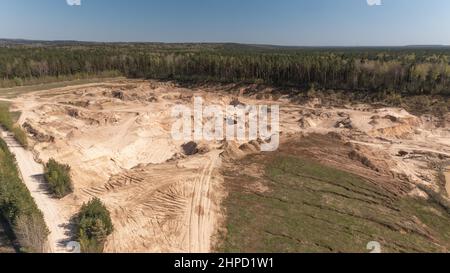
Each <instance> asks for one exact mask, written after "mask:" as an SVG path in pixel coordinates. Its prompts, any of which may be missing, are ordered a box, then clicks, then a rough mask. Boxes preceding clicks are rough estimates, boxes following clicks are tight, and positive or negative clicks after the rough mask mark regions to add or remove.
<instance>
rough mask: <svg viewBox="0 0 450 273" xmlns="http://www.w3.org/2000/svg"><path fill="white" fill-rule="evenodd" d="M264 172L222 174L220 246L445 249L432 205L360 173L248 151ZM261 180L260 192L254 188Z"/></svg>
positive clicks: (445, 237) (437, 209) (447, 241)
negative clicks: (372, 245)
mask: <svg viewBox="0 0 450 273" xmlns="http://www.w3.org/2000/svg"><path fill="white" fill-rule="evenodd" d="M240 163H241V164H243V165H251V166H255V164H260V165H259V166H261V167H262V168H265V169H266V172H265V175H264V177H257V176H254V175H251V174H248V175H246V176H245V175H243V174H242V173H239V174H236V173H233V171H230V172H229V173H226V175H228V176H227V177H229V178H228V181H227V185H228V186H229V187H231V188H230V191H229V192H230V195H229V197H228V198H227V200H226V202H225V207H226V211H227V223H226V228H227V232H226V233H225V234H224V238H223V244H222V245H221V246H220V247H219V251H225V252H293V253H297V252H307V253H309V252H368V250H367V249H366V246H367V243H368V242H370V241H378V242H380V243H381V244H382V246H383V249H382V250H383V252H446V251H447V250H448V248H450V218H449V217H448V216H447V212H446V211H445V209H443V208H442V207H441V206H439V205H438V204H436V203H433V202H429V201H427V200H421V199H415V198H412V197H408V196H403V197H399V196H395V195H393V194H392V193H390V192H389V191H386V190H385V189H383V188H382V187H377V186H376V185H374V184H372V183H369V182H367V181H365V180H364V179H362V178H360V177H358V176H356V175H353V174H350V173H347V172H344V171H341V170H337V169H335V168H331V167H327V166H324V165H322V164H319V163H317V162H315V161H312V160H310V159H307V158H300V157H296V156H289V155H280V156H276V155H265V156H260V157H257V159H256V160H255V157H254V156H252V157H248V158H246V159H244V160H243V162H240ZM255 183H263V185H264V186H265V187H268V189H267V190H266V191H260V190H259V189H258V188H255V187H254V186H251V185H255Z"/></svg>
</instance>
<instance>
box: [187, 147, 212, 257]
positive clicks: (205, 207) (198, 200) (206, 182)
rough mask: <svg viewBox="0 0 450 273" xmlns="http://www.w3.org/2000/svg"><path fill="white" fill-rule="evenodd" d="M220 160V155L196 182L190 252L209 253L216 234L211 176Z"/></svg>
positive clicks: (191, 216) (190, 221)
mask: <svg viewBox="0 0 450 273" xmlns="http://www.w3.org/2000/svg"><path fill="white" fill-rule="evenodd" d="M218 159H219V153H214V154H212V155H211V159H210V160H209V161H208V163H207V164H206V165H205V167H204V168H203V170H202V172H201V174H200V176H199V177H198V179H196V181H195V182H194V187H193V194H192V199H191V207H190V212H189V252H190V253H207V252H209V251H210V248H211V242H210V241H211V240H210V238H211V235H212V234H213V232H214V219H213V217H212V215H213V214H212V213H211V199H210V196H209V192H210V188H211V175H212V172H213V171H214V168H215V166H216V163H217V160H218Z"/></svg>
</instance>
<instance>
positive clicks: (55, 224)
mask: <svg viewBox="0 0 450 273" xmlns="http://www.w3.org/2000/svg"><path fill="white" fill-rule="evenodd" d="M0 133H1V135H2V137H3V139H4V140H5V141H6V143H7V144H8V147H9V149H10V151H11V152H12V153H13V154H14V155H15V156H16V160H17V165H18V167H19V170H20V172H21V174H22V177H23V181H24V183H25V184H26V186H27V188H28V190H29V191H30V193H31V196H32V197H33V198H34V200H35V201H36V204H37V206H38V208H39V209H40V210H41V211H42V213H43V214H44V220H45V223H46V224H47V227H48V228H49V230H50V234H49V236H48V243H49V246H48V248H49V252H52V253H55V252H56V253H62V252H66V243H67V242H68V241H69V237H68V236H67V235H66V232H67V230H66V227H67V224H68V222H69V220H68V218H67V217H66V213H65V211H64V209H63V206H62V203H61V202H59V201H58V200H56V199H53V198H52V197H51V196H50V195H49V194H48V193H47V191H46V189H45V184H44V183H45V182H44V181H43V174H44V170H43V166H42V165H41V164H38V163H36V162H35V161H34V158H33V154H32V153H31V152H30V151H27V150H25V149H24V148H23V147H21V146H20V144H18V143H17V141H16V140H15V139H14V138H13V137H12V136H11V135H10V134H8V133H7V132H5V131H3V129H0Z"/></svg>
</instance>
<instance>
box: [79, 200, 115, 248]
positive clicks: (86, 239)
mask: <svg viewBox="0 0 450 273" xmlns="http://www.w3.org/2000/svg"><path fill="white" fill-rule="evenodd" d="M75 226H76V237H77V240H78V241H79V242H80V244H81V250H82V252H85V253H101V252H103V248H104V244H105V241H106V238H107V237H108V235H110V234H111V233H112V232H113V229H114V227H113V224H112V221H111V216H110V214H109V211H108V209H107V208H106V206H105V205H104V204H103V203H102V201H101V200H100V199H98V198H94V199H92V200H91V201H89V202H88V203H87V204H83V206H82V207H81V209H80V212H79V213H78V215H77V216H76V217H75Z"/></svg>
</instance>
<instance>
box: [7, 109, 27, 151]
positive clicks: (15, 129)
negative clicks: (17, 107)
mask: <svg viewBox="0 0 450 273" xmlns="http://www.w3.org/2000/svg"><path fill="white" fill-rule="evenodd" d="M0 125H2V126H3V127H4V128H5V129H6V130H8V131H10V132H11V133H12V134H13V135H14V138H15V139H16V140H17V142H19V143H20V144H21V145H22V146H23V147H24V148H28V139H27V134H26V133H25V131H24V130H23V129H22V128H21V127H19V126H17V125H15V124H14V120H13V117H12V115H11V112H10V111H9V106H8V105H5V104H1V105H0Z"/></svg>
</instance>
